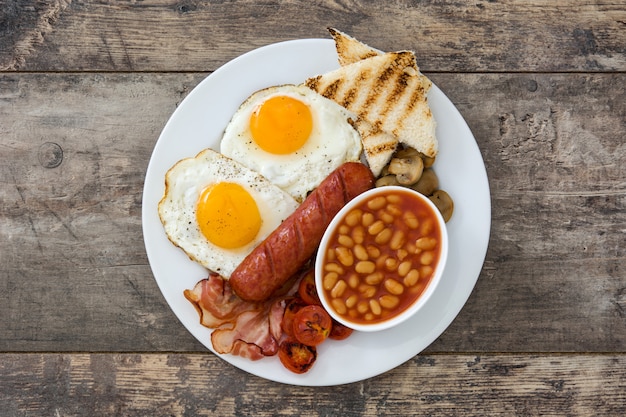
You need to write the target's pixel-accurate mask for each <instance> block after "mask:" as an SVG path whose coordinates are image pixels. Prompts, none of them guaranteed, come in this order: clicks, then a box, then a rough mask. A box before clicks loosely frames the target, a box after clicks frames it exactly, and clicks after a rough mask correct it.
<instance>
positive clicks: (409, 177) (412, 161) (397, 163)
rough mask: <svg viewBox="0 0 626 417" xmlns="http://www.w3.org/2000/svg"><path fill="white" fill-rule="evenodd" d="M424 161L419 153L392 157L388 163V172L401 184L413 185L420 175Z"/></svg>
mask: <svg viewBox="0 0 626 417" xmlns="http://www.w3.org/2000/svg"><path fill="white" fill-rule="evenodd" d="M422 171H424V162H423V161H422V158H420V156H419V154H417V153H416V154H415V155H410V156H406V157H397V156H396V157H394V158H392V159H391V162H390V163H389V173H390V174H394V175H395V176H396V178H397V179H398V182H399V183H400V184H402V185H413V184H415V183H416V182H417V181H418V180H419V179H420V177H421V176H422Z"/></svg>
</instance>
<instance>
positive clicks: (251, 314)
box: [211, 310, 278, 356]
mask: <svg viewBox="0 0 626 417" xmlns="http://www.w3.org/2000/svg"><path fill="white" fill-rule="evenodd" d="M238 341H241V342H244V343H247V344H253V345H256V346H257V347H258V348H259V349H260V351H261V353H262V354H263V355H265V356H272V355H275V354H276V353H277V352H278V342H277V341H276V339H274V337H273V336H272V335H271V334H270V326H269V320H268V316H267V312H266V311H265V310H262V311H256V310H253V311H246V312H244V313H241V314H239V315H238V316H237V320H236V322H235V324H234V326H233V327H232V328H219V329H216V330H213V333H211V343H213V348H214V349H215V351H216V352H217V353H231V352H232V351H233V347H234V345H235V343H236V342H238Z"/></svg>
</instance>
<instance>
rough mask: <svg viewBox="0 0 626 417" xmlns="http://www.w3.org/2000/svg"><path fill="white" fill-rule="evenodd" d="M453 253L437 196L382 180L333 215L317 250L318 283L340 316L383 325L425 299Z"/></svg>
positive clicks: (349, 322) (361, 326) (366, 327)
mask: <svg viewBox="0 0 626 417" xmlns="http://www.w3.org/2000/svg"><path fill="white" fill-rule="evenodd" d="M447 256H448V234H447V230H446V225H445V222H444V219H443V217H442V216H441V213H440V212H439V210H438V209H437V207H436V206H435V205H434V204H433V202H431V201H430V200H429V199H428V197H426V196H424V195H422V194H420V193H418V192H416V191H414V190H412V189H409V188H406V187H401V186H385V187H378V188H374V189H371V190H369V191H367V192H365V193H363V194H361V195H359V196H358V197H356V198H354V199H353V200H351V201H350V202H349V203H348V204H347V205H346V206H345V207H343V209H342V210H341V211H339V213H337V215H336V216H335V217H334V218H333V220H332V221H331V223H330V225H329V227H328V228H327V229H326V232H325V233H324V236H323V238H322V241H321V244H320V247H319V250H318V253H317V257H316V262H315V284H316V287H317V292H318V295H319V297H320V301H321V302H322V305H323V306H324V308H325V309H326V310H327V311H328V313H329V314H330V315H331V316H332V317H333V318H334V319H335V320H337V321H338V322H340V323H342V324H344V325H345V326H347V327H350V328H352V329H354V330H361V331H370V332H371V331H379V330H384V329H388V328H390V327H393V326H395V325H397V324H399V323H401V322H403V321H405V320H407V319H408V318H409V317H411V316H413V315H414V314H415V313H416V312H417V311H418V310H420V308H422V306H424V304H426V302H427V301H428V298H429V297H430V296H431V294H432V293H433V292H434V290H435V288H436V287H437V285H438V283H439V281H440V280H441V276H442V274H443V270H444V267H445V264H446V260H447Z"/></svg>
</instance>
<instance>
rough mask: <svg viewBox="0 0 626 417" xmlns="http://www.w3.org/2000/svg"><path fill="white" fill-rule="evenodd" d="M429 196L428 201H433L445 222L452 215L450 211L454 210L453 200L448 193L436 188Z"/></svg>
mask: <svg viewBox="0 0 626 417" xmlns="http://www.w3.org/2000/svg"><path fill="white" fill-rule="evenodd" d="M429 198H430V201H432V202H433V203H435V206H437V208H438V209H439V211H440V212H441V216H442V217H443V220H444V221H445V222H446V223H447V222H448V220H450V218H451V217H452V212H453V211H454V202H453V201H452V198H451V197H450V195H448V193H446V192H445V191H443V190H437V191H435V192H434V193H433V195H432V196H430V197H429Z"/></svg>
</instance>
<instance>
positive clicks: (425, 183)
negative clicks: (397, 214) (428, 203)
mask: <svg viewBox="0 0 626 417" xmlns="http://www.w3.org/2000/svg"><path fill="white" fill-rule="evenodd" d="M411 188H412V189H414V190H415V191H417V192H418V193H421V194H424V195H425V196H431V195H433V193H434V192H435V191H436V190H437V188H439V178H437V174H435V171H434V170H433V169H432V168H426V169H425V170H424V172H422V176H421V177H420V179H419V181H417V182H416V183H415V184H413V185H411Z"/></svg>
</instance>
